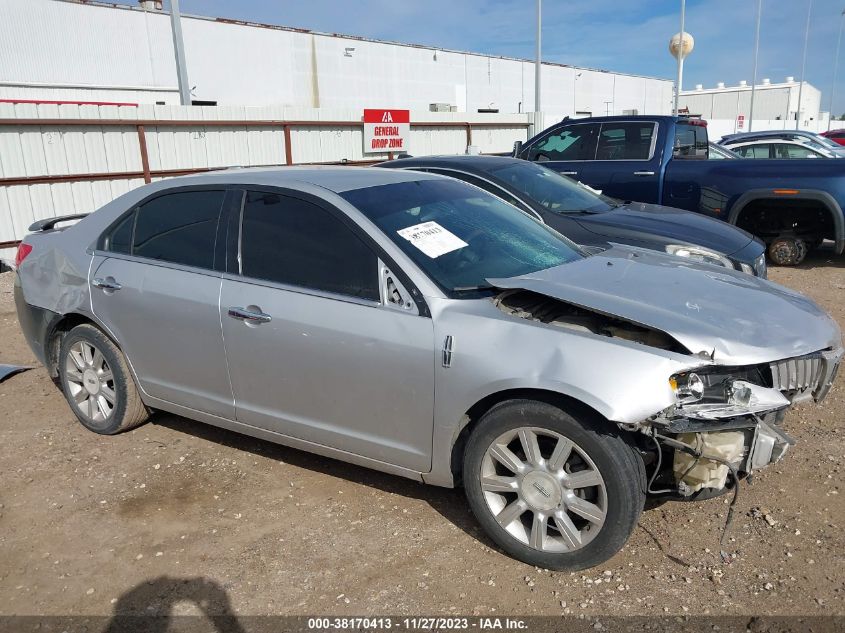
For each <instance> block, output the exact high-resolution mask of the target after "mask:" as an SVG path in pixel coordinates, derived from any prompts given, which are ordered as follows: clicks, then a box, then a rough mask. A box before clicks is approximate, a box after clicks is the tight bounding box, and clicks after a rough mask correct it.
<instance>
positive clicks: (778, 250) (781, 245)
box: [769, 237, 808, 266]
mask: <svg viewBox="0 0 845 633" xmlns="http://www.w3.org/2000/svg"><path fill="white" fill-rule="evenodd" d="M807 250H808V249H807V243H806V242H805V241H804V240H802V239H801V238H798V237H778V238H775V239H774V240H773V241H772V243H771V244H769V259H771V260H772V262H773V263H774V264H777V265H778V266H797V265H798V264H800V263H801V262H803V261H804V258H805V257H806V256H807Z"/></svg>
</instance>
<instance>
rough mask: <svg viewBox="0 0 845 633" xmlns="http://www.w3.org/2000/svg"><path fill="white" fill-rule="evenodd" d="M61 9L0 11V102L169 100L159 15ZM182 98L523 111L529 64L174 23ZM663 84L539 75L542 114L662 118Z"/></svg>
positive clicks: (28, 2) (171, 69) (44, 2)
mask: <svg viewBox="0 0 845 633" xmlns="http://www.w3.org/2000/svg"><path fill="white" fill-rule="evenodd" d="M156 4H157V3H155V2H149V1H148V2H142V3H139V5H138V6H135V7H131V6H121V5H109V4H103V3H95V2H87V1H86V2H77V1H72V0H2V2H0V100H2V99H6V100H10V99H17V100H22V99H32V100H72V101H97V102H130V103H157V102H159V103H164V104H176V103H178V102H179V98H178V90H177V79H176V66H175V62H174V54H173V41H172V37H171V30H170V19H169V16H168V14H166V13H163V12H162V11H160V10H157V9H156V8H155V5H156ZM182 28H183V31H184V39H185V48H186V55H187V66H188V76H189V80H190V84H191V86H195V87H194V88H193V91H192V96H193V98H194V100H195V101H196V102H197V103H201V104H203V105H215V104H219V105H244V104H248V105H286V106H301V107H308V108H347V109H348V108H353V109H361V108H364V107H373V106H384V107H400V108H408V109H411V110H417V111H419V110H429V109H435V110H446V111H449V110H452V111H456V112H489V111H499V112H524V111H529V110H533V109H534V66H533V62H531V61H529V60H520V59H512V58H505V57H493V56H487V55H480V54H475V53H467V52H459V51H451V50H444V49H440V48H431V47H425V46H417V45H408V44H400V43H393V42H382V41H373V40H368V39H364V38H357V37H353V36H346V35H335V34H326V33H316V32H310V31H306V30H302V29H295V28H287V27H280V26H271V25H265V24H253V23H244V22H235V21H231V20H226V19H223V18H205V17H196V16H184V15H183V19H182ZM672 85H673V84H672V81H671V80H666V79H656V78H651V77H642V76H636V75H626V74H620V73H611V72H605V71H600V70H592V69H587V68H576V67H572V66H566V65H560V64H544V65H543V95H542V96H543V103H542V110H543V111H544V112H545V113H546V115H547V116H552V117H562V116H567V115H568V116H589V115H605V114H634V113H640V114H642V113H650V114H666V113H669V112H670V111H671V107H672Z"/></svg>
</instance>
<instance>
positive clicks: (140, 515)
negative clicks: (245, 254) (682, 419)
mask: <svg viewBox="0 0 845 633" xmlns="http://www.w3.org/2000/svg"><path fill="white" fill-rule="evenodd" d="M843 266H845V257H833V256H832V254H824V253H822V254H817V255H815V256H813V257H811V258H810V260H809V261H808V262H807V263H805V264H804V265H802V266H801V267H800V268H796V269H774V270H772V271H771V278H772V279H773V280H775V281H777V282H780V283H783V284H785V285H787V286H790V287H792V288H795V289H798V290H800V291H802V292H805V293H807V294H809V295H810V296H811V297H813V298H814V299H815V300H816V301H818V302H819V303H820V304H821V305H822V306H823V307H824V308H826V309H827V310H829V311H830V312H831V313H832V314H833V315H834V317H835V318H836V319H837V320H838V321H839V322H840V323H845V293H843V290H845V269H843ZM11 283H12V275H11V274H10V273H7V274H4V275H0V363H34V358H33V356H32V354H31V353H30V351H29V349H28V348H27V346H26V344H25V342H24V340H23V338H22V336H21V334H20V331H19V329H18V326H17V320H16V316H15V313H14V306H13V304H12V299H11ZM843 373H845V372H843ZM843 373H840V376H839V380H838V382H837V384H836V385H835V386H834V388H833V390H832V392H831V394H830V396H829V397H828V399H827V401H826V402H825V403H824V404H823V405H821V406H817V405H813V404H811V405H805V406H803V407H802V408H798V409H796V410H794V411H793V412H792V413H791V414H790V415H789V417H788V418H787V422H786V429H787V431H788V432H789V433H791V434H792V435H793V436H794V437H795V438H796V439H797V440H798V444H797V446H795V447H794V449H793V450H792V451H791V453H790V454H788V455H787V457H786V458H785V459H784V461H782V462H780V463H779V464H777V465H776V466H774V467H771V468H769V469H767V470H765V471H763V472H761V473H759V474H758V475H757V476H756V480H755V481H754V484H753V485H752V486H745V487H743V488H742V491H741V496H740V499H739V504H738V507H737V511H736V516H735V521H734V527H733V530H732V532H731V534H732V540H731V542H729V543H728V547H727V548H726V549H729V550H730V551H735V552H737V557H736V559H735V560H734V561H733V562H731V563H730V564H724V563H723V562H722V561H721V560H720V557H719V549H720V548H719V534H720V530H721V527H722V524H723V522H724V518H725V511H726V508H727V505H726V503H727V502H726V501H725V500H724V499H715V500H711V501H707V502H703V503H699V504H682V503H670V504H667V505H664V506H661V507H658V508H655V509H651V510H648V511H646V512H645V513H644V514H643V516H642V519H641V520H640V524H639V527H638V528H637V529H636V531H635V532H634V534H633V535H632V537H631V539H630V541H629V542H628V544H627V546H626V547H625V548H624V550H622V551H621V552H620V553H619V554H617V555H616V556H615V557H614V558H613V559H611V560H610V561H609V562H607V563H606V564H605V565H603V566H601V567H599V568H597V569H593V570H589V571H585V572H578V573H574V574H570V573H558V572H548V571H543V570H539V569H536V568H534V567H531V566H527V565H525V564H522V563H520V562H517V561H515V560H512V559H510V558H508V557H507V556H505V555H504V554H502V553H501V552H499V551H498V550H497V549H496V548H495V547H494V546H493V545H492V544H491V542H490V541H489V540H488V539H487V538H486V537H485V536H484V535H483V534H482V533H481V532H480V530H479V529H478V527H477V525H476V523H475V521H474V519H473V517H472V515H471V514H470V512H469V510H468V507H467V504H466V503H465V501H464V498H463V496H462V494H461V492H460V491H459V490H445V489H440V488H433V487H427V486H423V485H421V484H418V483H415V482H412V481H408V480H404V479H401V478H398V477H392V476H388V475H383V474H380V473H376V472H372V471H369V470H365V469H362V468H358V467H355V466H351V465H347V464H344V463H341V462H337V461H333V460H330V459H324V458H321V457H317V456H313V455H309V454H307V453H303V452H300V451H296V450H293V449H289V448H284V447H281V446H277V445H274V444H270V443H268V442H263V441H260V440H256V439H251V438H248V437H243V436H240V435H236V434H234V433H230V432H227V431H223V430H219V429H215V428H212V427H209V426H205V425H203V424H200V423H197V422H192V421H190V420H186V419H183V418H179V417H176V416H172V415H162V414H159V415H157V416H156V417H155V418H154V419H153V421H152V422H151V423H149V424H147V425H145V426H143V427H141V428H138V429H135V430H134V431H131V432H129V433H125V434H123V435H119V436H117V437H101V436H98V435H95V434H93V433H90V432H88V431H86V430H85V429H83V428H82V426H80V425H79V424H78V423H77V422H76V420H75V418H74V417H73V415H72V414H71V412H70V410H69V409H68V406H67V405H66V404H65V401H64V400H63V398H62V396H61V394H60V393H59V392H58V391H57V390H56V388H55V387H54V386H53V384H52V382H51V381H50V380H49V378H48V377H47V374H46V372H45V370H44V369H43V368H41V367H37V368H36V369H34V370H32V371H28V372H26V373H23V374H19V375H17V376H14V377H12V378H10V379H8V380H7V381H5V382H3V383H1V384H0V615H10V614H39V615H49V614H57V615H58V614H80V615H109V614H112V613H114V612H115V611H120V612H123V613H127V612H133V611H134V612H137V613H159V612H166V611H167V610H168V609H170V608H171V607H173V609H174V612H175V613H197V612H198V611H197V606H196V604H195V603H197V602H200V603H201V602H202V601H203V600H205V601H206V602H208V601H209V600H210V601H212V602H215V603H220V604H222V603H226V602H227V601H228V603H229V605H230V607H231V610H232V611H233V612H234V613H235V614H238V615H239V616H240V615H259V614H300V615H301V614H332V615H334V614H341V615H342V614H348V615H352V614H357V615H368V614H371V615H378V614H394V615H401V614H421V613H422V614H429V615H437V614H450V613H460V614H465V615H470V614H477V615H478V614H480V615H505V614H522V615H531V614H539V615H560V614H573V615H577V614H588V615H597V614H601V615H635V614H637V615H663V614H667V613H668V614H678V615H692V614H711V615H715V614H742V615H747V614H761V613H764V614H772V615H798V614H800V615H840V616H842V615H845V532H844V531H843V528H845V499H843V497H845V491H843V490H842V476H843V467H845V422H843V414H845V388H843Z"/></svg>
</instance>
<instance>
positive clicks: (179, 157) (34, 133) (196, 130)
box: [0, 103, 533, 258]
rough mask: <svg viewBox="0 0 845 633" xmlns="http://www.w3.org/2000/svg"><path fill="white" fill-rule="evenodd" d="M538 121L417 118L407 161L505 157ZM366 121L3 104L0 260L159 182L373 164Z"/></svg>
mask: <svg viewBox="0 0 845 633" xmlns="http://www.w3.org/2000/svg"><path fill="white" fill-rule="evenodd" d="M532 125H533V121H532V117H531V115H530V114H518V115H495V114H493V115H490V114H467V113H431V112H420V113H412V115H411V142H410V148H409V149H410V152H411V153H413V154H420V155H424V154H434V153H441V154H457V153H464V152H465V151H466V150H467V147H468V146H475V147H477V148H478V149H479V151H481V152H487V153H495V152H507V151H509V150H510V148H511V147H512V145H513V142H514V141H516V140H525V139H526V138H527V137H528V135H529V130H530V128H531V127H532ZM391 158H394V156H393V155H392V153H384V154H364V153H363V126H362V122H361V115H360V113H353V112H348V111H333V112H326V111H324V110H303V109H302V108H235V107H224V108H217V107H180V106H138V107H125V106H124V107H117V106H98V105H73V104H31V103H18V104H9V103H0V256H4V255H5V256H6V257H7V258H8V256H9V253H8V252H7V251H4V250H3V249H8V248H10V247H13V246H15V245H16V244H17V242H18V241H19V240H20V239H21V238H22V237H23V236H24V235H25V234H26V230H27V227H28V226H29V225H30V224H31V223H32V222H34V221H35V220H39V219H42V218H48V217H55V216H57V215H64V214H69V213H84V212H88V211H93V210H94V209H96V208H98V207H100V206H102V205H103V204H105V203H107V202H109V201H111V200H113V199H114V198H116V197H117V196H119V195H121V194H123V193H125V192H126V191H129V190H130V189H133V188H135V187H138V186H140V185H142V184H144V183H148V182H152V181H154V180H158V179H161V178H167V177H171V176H178V175H184V174H192V173H200V172H204V171H209V170H213V169H222V168H226V167H234V166H240V167H247V166H270V165H300V164H369V163H373V162H378V161H381V160H387V159H391Z"/></svg>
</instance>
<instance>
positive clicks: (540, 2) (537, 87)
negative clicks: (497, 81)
mask: <svg viewBox="0 0 845 633" xmlns="http://www.w3.org/2000/svg"><path fill="white" fill-rule="evenodd" d="M542 32H543V0H537V59H536V61H535V62H534V112H538V113H539V112H541V109H540V74H541V72H542V52H541V51H542V46H541V44H542Z"/></svg>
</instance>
